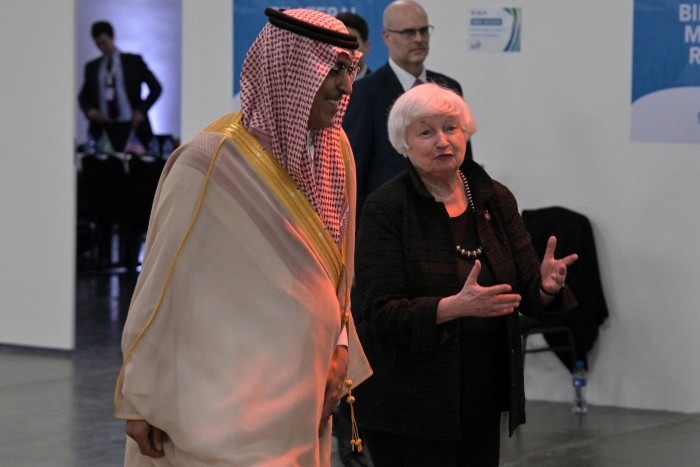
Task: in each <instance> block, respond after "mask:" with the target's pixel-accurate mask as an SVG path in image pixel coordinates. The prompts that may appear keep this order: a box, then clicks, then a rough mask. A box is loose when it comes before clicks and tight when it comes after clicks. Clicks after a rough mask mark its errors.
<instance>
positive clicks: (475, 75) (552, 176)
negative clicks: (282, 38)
mask: <svg viewBox="0 0 700 467" xmlns="http://www.w3.org/2000/svg"><path fill="white" fill-rule="evenodd" d="M6 3H8V2H6ZM11 3H12V8H11V7H9V6H6V5H5V3H0V18H1V19H0V26H2V27H0V39H4V40H3V41H2V42H0V44H2V48H1V50H2V52H0V53H2V57H1V58H3V59H4V60H3V63H13V64H14V68H11V69H9V70H8V71H5V72H4V73H3V74H0V80H1V81H0V89H2V90H3V91H2V92H3V104H4V105H3V110H2V111H0V122H2V123H1V125H2V126H1V128H2V129H3V132H2V134H3V136H4V138H3V139H4V141H3V143H4V149H5V150H6V156H5V160H6V161H7V162H6V163H5V166H6V170H4V171H3V172H2V174H1V175H0V177H1V178H2V180H0V182H1V183H0V190H2V192H3V193H2V197H1V198H0V199H2V201H1V203H2V204H1V206H2V214H3V215H2V219H3V224H2V226H1V227H0V248H1V249H2V250H1V251H2V256H1V257H2V261H3V265H2V273H1V274H2V276H0V279H2V280H0V290H1V291H2V295H1V297H2V301H1V302H0V322H2V323H3V325H2V326H0V342H15V343H23V342H25V341H26V340H27V335H28V334H30V333H34V334H35V335H36V336H38V337H39V342H40V345H42V346H47V347H65V346H67V345H70V343H71V342H72V319H73V317H72V316H73V315H72V308H71V310H70V313H69V312H68V311H69V310H68V308H69V307H72V293H73V282H72V277H73V256H72V255H73V223H74V215H73V207H74V204H73V203H74V201H73V191H72V190H73V178H72V177H73V175H72V166H71V165H70V157H69V156H68V155H69V154H70V153H71V151H72V142H71V141H70V137H71V135H72V134H73V131H72V130H73V129H72V127H71V124H70V121H72V120H71V119H66V118H65V109H72V108H73V107H74V106H73V99H74V96H73V95H72V86H73V81H72V79H73V76H72V71H71V70H72V69H73V68H72V67H73V62H72V60H73V59H72V53H73V52H72V51H73V47H72V41H73V35H72V34H73V31H74V25H73V22H72V16H71V14H72V12H71V11H70V8H69V9H66V6H65V5H66V4H70V5H72V2H69V1H68V0H62V1H61V2H56V1H55V0H54V1H50V0H44V1H40V0H25V1H24V2H19V1H17V2H11ZM206 3H207V8H206V9H205V8H201V3H199V2H183V41H184V45H183V54H184V57H183V78H182V79H183V96H182V113H183V116H182V133H183V138H184V139H187V138H188V137H190V136H192V135H193V134H194V132H196V131H197V130H198V129H199V128H201V127H202V126H204V125H205V124H207V123H208V122H209V121H211V120H213V119H214V118H216V117H217V116H219V115H221V114H223V113H226V112H228V111H229V110H230V108H231V104H230V103H231V90H230V83H231V63H232V60H231V45H230V44H231V37H232V34H231V30H230V28H231V2H230V1H229V0H215V1H214V0H208V1H207V2H206ZM38 5H41V6H42V8H43V10H42V14H41V15H40V17H39V18H37V15H36V14H35V13H34V12H35V11H37V10H38V8H37V7H38ZM424 5H425V7H426V9H427V10H428V13H429V15H430V21H431V23H432V24H434V25H435V26H436V33H435V35H434V37H433V38H432V52H431V54H430V57H429V60H428V64H429V66H430V68H433V69H435V70H439V71H442V72H445V73H447V74H449V75H451V76H453V77H454V78H457V79H459V81H460V82H461V83H462V85H463V87H464V90H465V95H466V98H467V100H468V101H469V103H470V104H471V106H472V108H473V111H474V114H475V116H476V118H477V120H478V122H479V125H480V130H479V132H478V133H477V135H476V136H475V137H474V149H475V154H476V157H477V159H478V160H479V161H480V162H482V163H483V164H485V166H486V169H487V170H488V171H489V172H490V173H491V174H492V175H493V176H494V177H495V178H497V179H499V180H501V181H503V182H504V183H506V184H507V185H508V186H509V187H510V188H511V189H512V190H513V192H514V193H515V195H516V196H517V198H518V199H519V201H520V206H521V208H537V207H542V206H549V205H563V206H566V207H569V208H572V209H575V210H578V211H580V212H582V213H584V214H586V215H588V216H589V218H590V219H591V221H592V223H593V227H594V232H595V235H596V241H597V246H598V255H599V261H600V266H601V272H602V275H603V281H604V287H605V291H606V296H607V299H608V305H609V307H610V313H611V316H610V318H609V320H608V322H607V323H606V324H605V326H604V327H603V329H602V332H601V336H600V338H599V341H598V344H597V346H596V348H595V349H594V351H593V353H592V359H591V365H592V371H591V376H590V378H591V379H590V383H589V384H590V386H589V401H590V402H591V403H592V404H593V405H595V404H601V405H615V406H623V407H639V408H654V409H665V410H678V411H685V412H698V411H700V391H697V390H696V388H697V387H700V371H699V370H700V364H698V363H697V360H696V358H695V355H697V354H699V353H700V339H697V337H696V334H697V330H698V329H700V312H698V311H697V308H698V307H697V306H696V303H695V302H696V300H695V296H694V293H693V292H694V290H695V287H696V286H697V284H700V270H699V269H698V268H697V267H695V266H696V265H697V264H698V263H699V260H700V258H699V256H700V253H699V252H698V249H697V248H696V245H695V243H696V241H695V239H696V238H700V221H699V220H698V218H697V212H698V210H697V208H696V207H695V206H694V196H693V193H694V189H695V188H696V186H697V185H698V182H699V181H700V180H699V178H700V160H698V159H697V158H699V157H700V148H699V147H698V146H697V145H688V144H654V143H631V142H630V139H629V133H630V95H631V93H630V83H631V55H632V14H633V1H632V0H623V1H619V2H609V1H605V0H591V1H590V2H587V3H586V5H583V6H582V5H581V4H580V3H579V2H574V1H572V0H537V1H529V2H513V3H508V4H506V5H504V4H502V3H497V2H495V1H492V0H481V1H479V2H463V1H457V0H424ZM469 6H522V9H523V38H522V47H523V51H522V52H521V53H517V54H496V55H480V54H470V53H469V52H468V51H467V50H466V43H467V41H466V29H465V25H466V22H467V19H468V8H469ZM200 10H202V11H200ZM42 18H44V19H42ZM30 20H31V21H32V22H36V21H39V22H40V26H41V28H36V27H29V24H30ZM44 23H46V24H44ZM38 30H41V31H42V34H36V33H35V31H38ZM47 31H48V36H47ZM46 37H51V39H52V40H51V41H46V40H45V38H46ZM7 44H12V45H15V44H21V47H12V46H10V47H8V46H7ZM447 51H449V52H447ZM37 56H38V57H39V60H36V61H31V62H29V61H28V60H26V57H37ZM26 62H29V63H26ZM46 63H49V64H52V65H54V67H53V68H54V69H56V70H59V71H60V72H57V73H52V74H51V75H50V77H49V76H47V74H46V73H45V64H46ZM63 68H65V71H64V70H63ZM28 77H29V79H28ZM49 81H50V82H49ZM27 83H29V84H31V89H28V88H29V86H28V84H27ZM25 85H26V86H27V89H25ZM8 89H9V90H10V92H8ZM37 89H38V90H39V91H37ZM49 89H51V90H52V92H51V93H49V94H48V98H49V101H48V102H47V103H42V101H41V100H40V97H41V96H39V94H42V95H44V96H45V95H46V93H43V91H44V90H49ZM55 89H60V90H62V91H61V92H59V93H57V92H55V91H53V90H55ZM63 92H65V95H63V94H62V93H63ZM35 93H38V94H36V95H35ZM8 109H9V110H8ZM39 109H42V110H39ZM31 127H40V129H41V131H42V132H43V134H45V135H46V137H45V138H44V139H42V140H39V139H32V137H33V136H34V135H36V134H37V132H36V131H33V130H30V128H31ZM28 140H29V141H28ZM44 155H45V156H44ZM49 174H50V176H49ZM8 201H9V204H8ZM49 233H51V236H49V235H48V234H49ZM58 318H60V319H58ZM7 323H9V325H8V324H7ZM44 323H47V326H46V327H47V328H49V329H51V331H50V332H48V331H47V332H45V333H44V332H41V331H39V330H38V329H39V328H41V327H42V326H43V325H44ZM57 334H60V335H61V336H62V337H61V339H56V337H55V336H56V335H57ZM526 366H527V370H526V376H527V379H528V386H527V393H528V397H529V398H530V399H547V400H568V399H569V397H570V393H571V391H570V389H569V381H568V378H567V377H566V374H565V372H564V371H563V370H562V369H561V365H559V364H558V363H556V361H553V360H552V359H551V356H547V355H543V356H534V357H531V356H529V357H528V361H527V365H526Z"/></svg>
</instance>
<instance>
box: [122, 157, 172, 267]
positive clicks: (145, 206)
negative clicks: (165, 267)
mask: <svg viewBox="0 0 700 467" xmlns="http://www.w3.org/2000/svg"><path fill="white" fill-rule="evenodd" d="M164 166H165V160H164V159H161V158H154V157H150V156H133V157H131V158H130V159H129V176H128V180H127V186H126V190H127V202H128V203H129V216H128V224H127V228H126V232H125V247H126V248H125V250H126V251H125V257H126V259H127V261H128V265H127V266H128V267H131V268H135V267H136V266H137V265H138V263H139V258H138V256H139V252H140V249H141V245H142V243H143V240H144V237H145V234H146V230H147V229H148V221H149V218H150V216H151V206H152V205H153V197H154V196H155V193H156V189H157V188H158V180H159V179H160V174H161V172H162V171H163V167H164Z"/></svg>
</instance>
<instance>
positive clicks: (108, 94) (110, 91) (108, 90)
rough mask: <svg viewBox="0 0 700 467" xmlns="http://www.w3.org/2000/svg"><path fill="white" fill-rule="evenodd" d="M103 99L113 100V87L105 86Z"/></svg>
mask: <svg viewBox="0 0 700 467" xmlns="http://www.w3.org/2000/svg"><path fill="white" fill-rule="evenodd" d="M105 100H108V101H113V100H114V88H105Z"/></svg>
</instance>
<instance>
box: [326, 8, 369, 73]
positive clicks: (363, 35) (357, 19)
mask: <svg viewBox="0 0 700 467" xmlns="http://www.w3.org/2000/svg"><path fill="white" fill-rule="evenodd" d="M335 17H336V18H337V19H339V20H340V21H342V22H343V24H344V25H345V27H346V28H348V32H349V33H350V34H352V35H353V36H356V37H357V43H358V44H360V46H359V47H358V48H357V50H359V51H360V52H362V57H360V61H359V62H357V66H358V67H359V70H358V71H357V74H356V75H355V81H357V80H358V79H360V78H364V77H365V76H366V75H368V74H370V73H372V70H370V69H369V68H368V67H367V54H368V53H369V51H370V50H372V44H370V42H369V26H367V21H365V19H364V18H363V17H362V16H360V15H358V14H356V13H353V12H351V11H341V12H340V13H338V14H337V15H335Z"/></svg>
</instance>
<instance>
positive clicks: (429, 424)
mask: <svg viewBox="0 0 700 467" xmlns="http://www.w3.org/2000/svg"><path fill="white" fill-rule="evenodd" d="M388 128H389V139H390V141H391V144H392V145H393V146H394V147H395V149H396V150H397V151H398V152H399V153H401V154H403V155H404V156H405V157H407V158H408V160H409V161H410V163H411V164H410V165H411V166H410V168H409V169H408V170H407V171H405V172H403V173H402V174H400V175H398V176H397V177H395V178H394V179H392V180H391V181H389V182H387V183H386V184H385V185H383V186H382V187H381V188H379V189H378V190H376V191H375V192H374V193H372V194H371V195H370V196H369V197H368V198H367V201H366V203H365V205H364V207H363V213H362V217H361V219H360V222H359V232H358V238H357V249H356V275H355V278H356V283H357V286H358V289H359V291H360V295H361V297H362V304H363V306H362V311H363V321H362V323H361V324H360V337H361V340H362V343H363V346H364V349H365V353H366V354H367V357H368V359H369V361H370V364H371V365H372V368H373V370H374V376H373V377H371V378H370V379H369V380H368V381H367V382H366V383H365V384H364V386H362V387H359V388H357V390H356V391H355V399H356V402H355V412H356V415H357V420H358V424H359V426H360V428H361V429H362V430H363V433H364V436H365V437H366V443H367V445H368V447H369V450H370V455H371V457H372V461H373V463H374V465H375V467H382V466H407V465H412V466H414V465H415V466H426V465H439V466H441V467H450V466H467V465H469V466H480V467H483V466H497V465H498V461H499V445H500V418H501V413H502V412H505V411H508V412H509V415H510V420H509V428H510V433H511V434H512V433H513V431H514V430H515V429H516V428H517V427H518V425H520V424H521V423H524V422H525V412H524V405H525V396H524V389H523V365H522V349H521V343H520V337H519V333H518V314H519V312H520V313H523V314H527V315H535V316H537V315H541V314H544V313H547V312H548V311H550V310H557V311H562V310H565V309H568V308H571V307H572V306H574V305H575V304H576V300H575V298H574V297H573V295H572V294H571V292H570V291H569V290H568V289H567V288H565V287H564V284H565V279H566V272H567V267H568V266H570V265H571V264H572V263H573V262H574V261H576V259H577V256H576V255H570V256H567V257H565V258H561V259H556V258H554V249H555V246H556V238H554V237H551V238H550V239H549V243H548V245H547V251H546V254H545V257H544V259H543V261H542V262H541V263H540V261H539V259H538V257H537V254H536V253H535V251H534V249H533V247H532V245H531V240H530V236H529V234H528V232H527V230H526V229H525V226H524V225H523V222H522V219H521V217H520V214H519V212H518V206H517V203H516V201H515V198H514V197H513V194H512V193H511V192H510V191H509V190H508V189H507V188H506V187H505V186H504V185H502V184H500V183H498V182H497V181H495V180H493V179H491V178H490V177H489V176H488V175H487V173H486V172H485V171H484V170H483V169H482V168H481V167H480V166H479V165H478V164H477V163H475V162H474V161H472V160H471V159H468V158H465V150H466V146H467V141H468V140H469V138H470V136H471V135H472V134H473V133H474V132H475V131H476V123H475V121H474V118H473V117H472V114H471V111H470V109H469V107H468V106H467V104H466V103H465V102H464V100H463V99H462V98H461V97H460V96H458V95H457V94H455V93H454V92H453V91H451V90H448V89H445V88H442V87H440V86H438V85H436V84H430V83H428V84H423V85H420V86H416V87H414V88H412V89H411V90H409V91H408V92H406V93H405V94H403V95H402V96H401V97H400V98H399V99H398V100H397V101H396V103H395V104H394V106H393V107H392V109H391V112H390V115H389V122H388Z"/></svg>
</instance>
